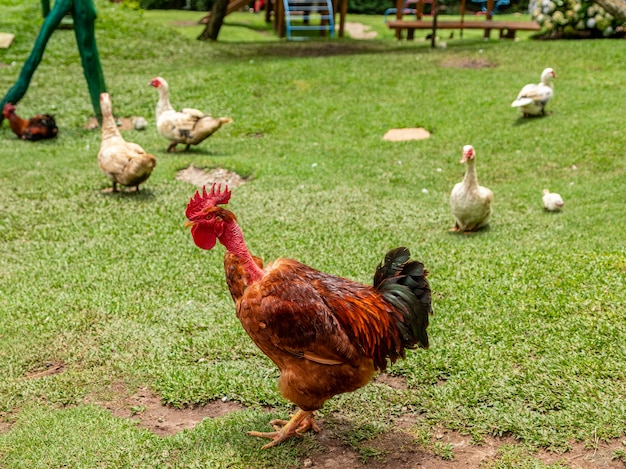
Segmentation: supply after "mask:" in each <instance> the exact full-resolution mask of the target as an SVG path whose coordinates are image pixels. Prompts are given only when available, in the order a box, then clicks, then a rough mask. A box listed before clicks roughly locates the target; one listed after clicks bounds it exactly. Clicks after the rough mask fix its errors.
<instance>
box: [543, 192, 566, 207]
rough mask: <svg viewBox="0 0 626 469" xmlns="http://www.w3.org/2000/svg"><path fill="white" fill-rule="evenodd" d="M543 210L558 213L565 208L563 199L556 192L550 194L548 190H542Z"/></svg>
mask: <svg viewBox="0 0 626 469" xmlns="http://www.w3.org/2000/svg"><path fill="white" fill-rule="evenodd" d="M541 200H542V201H543V208H544V209H545V210H547V211H548V212H559V211H561V209H562V208H563V207H564V206H565V202H563V198H562V197H561V196H560V195H559V194H557V193H556V192H550V191H549V190H548V189H544V190H543V196H542V197H541Z"/></svg>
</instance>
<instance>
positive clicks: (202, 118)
mask: <svg viewBox="0 0 626 469" xmlns="http://www.w3.org/2000/svg"><path fill="white" fill-rule="evenodd" d="M150 85H151V86H154V87H155V88H156V89H157V91H158V92H159V101H158V102H157V106H156V118H157V129H158V131H159V133H160V134H161V135H163V136H164V137H165V138H166V139H168V140H169V141H170V146H169V147H168V148H167V151H168V152H173V151H176V145H178V144H179V143H184V144H186V145H187V147H186V148H185V150H189V146H190V145H197V144H199V143H200V142H202V141H203V140H205V139H207V138H209V137H210V136H211V135H213V134H214V133H215V132H216V131H217V130H218V129H219V128H220V127H221V126H222V125H224V124H229V123H231V122H232V121H233V120H232V119H231V118H230V117H211V116H209V115H206V114H204V113H203V112H202V111H199V110H198V109H192V108H184V109H183V110H181V111H175V110H174V108H173V107H172V105H171V104H170V93H169V86H168V84H167V82H166V81H165V80H164V79H163V78H161V77H156V78H153V79H152V80H151V81H150Z"/></svg>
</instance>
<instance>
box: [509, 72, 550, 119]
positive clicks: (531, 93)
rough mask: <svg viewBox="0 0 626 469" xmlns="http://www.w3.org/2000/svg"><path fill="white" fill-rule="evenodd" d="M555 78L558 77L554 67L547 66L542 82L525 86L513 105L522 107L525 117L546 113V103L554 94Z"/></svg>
mask: <svg viewBox="0 0 626 469" xmlns="http://www.w3.org/2000/svg"><path fill="white" fill-rule="evenodd" d="M553 78H556V73H555V72H554V69H552V68H546V69H545V70H544V71H543V72H542V73H541V82H540V83H539V84H537V85H535V84H530V85H526V86H524V87H523V88H522V89H521V91H520V92H519V94H518V95H517V99H516V100H515V101H513V102H512V103H511V107H518V108H520V111H521V112H522V115H523V116H524V117H529V116H539V115H544V114H545V113H546V112H545V108H546V104H548V101H550V100H551V99H552V96H554V85H553V84H552V79H553Z"/></svg>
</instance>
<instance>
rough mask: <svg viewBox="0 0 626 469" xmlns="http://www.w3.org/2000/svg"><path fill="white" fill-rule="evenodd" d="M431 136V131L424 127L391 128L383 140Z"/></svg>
mask: <svg viewBox="0 0 626 469" xmlns="http://www.w3.org/2000/svg"><path fill="white" fill-rule="evenodd" d="M429 137H430V132H429V131H428V130H426V129H424V128H422V127H415V128H406V129H389V130H388V131H387V133H385V135H383V140H387V141H389V142H403V141H406V140H424V139H426V138H429Z"/></svg>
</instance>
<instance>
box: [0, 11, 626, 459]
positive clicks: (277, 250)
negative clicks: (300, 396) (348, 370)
mask: <svg viewBox="0 0 626 469" xmlns="http://www.w3.org/2000/svg"><path fill="white" fill-rule="evenodd" d="M96 6H97V8H98V22H97V41H98V47H99V51H100V57H101V61H102V66H103V69H104V73H105V79H106V83H107V87H108V90H109V92H110V93H111V97H112V101H113V106H114V112H115V114H116V115H117V116H118V117H130V116H133V115H140V116H145V117H146V118H147V119H148V121H149V123H150V125H149V127H148V128H147V129H146V130H145V131H144V132H137V131H134V130H128V131H123V135H124V136H125V137H126V138H127V140H130V141H134V142H136V143H139V144H141V145H142V146H144V148H146V149H147V150H148V151H149V152H151V153H153V154H154V155H155V156H156V157H157V159H158V165H157V167H156V169H155V171H154V173H153V175H152V177H151V178H150V179H149V180H148V181H147V182H146V183H145V184H144V185H143V189H142V192H141V193H140V194H117V195H105V194H102V193H101V192H100V191H101V189H104V188H106V187H108V186H109V185H110V183H109V181H108V180H107V179H106V177H105V176H104V175H103V174H102V172H101V171H100V169H99V168H98V165H97V162H96V155H97V152H98V148H99V145H100V134H99V131H98V130H87V129H86V128H85V124H86V123H87V121H88V119H89V118H90V117H91V116H93V109H92V108H91V107H90V101H89V97H88V93H87V86H86V83H85V81H84V77H83V75H82V70H81V66H80V61H79V58H78V52H77V49H76V47H75V39H74V35H73V33H72V32H71V31H65V30H59V31H57V32H55V33H54V35H53V37H52V38H51V40H50V42H49V44H48V47H47V49H46V52H45V55H44V57H43V60H42V63H41V65H40V66H39V68H38V70H37V72H36V74H35V76H34V78H33V81H32V82H31V85H30V88H29V90H28V93H27V94H26V95H25V96H24V98H23V99H22V101H21V102H20V103H19V105H18V113H19V114H21V115H24V116H28V115H33V114H35V113H39V112H53V113H54V114H56V118H57V123H58V125H59V128H60V131H59V136H58V138H57V139H55V140H50V141H44V142H39V143H31V142H25V141H20V140H18V139H17V138H15V136H14V135H13V133H12V132H11V130H10V129H9V127H8V125H7V123H6V122H5V123H3V125H2V127H0V142H1V144H0V249H1V251H0V372H1V375H2V378H1V379H0V467H2V468H29V469H34V468H51V467H72V468H95V467H107V468H117V467H120V468H121V467H142V468H144V467H145V468H154V467H210V468H214V467H215V468H217V467H224V468H226V467H229V468H260V467H272V468H285V467H301V466H302V465H303V464H304V463H303V461H304V459H306V458H308V457H311V455H313V454H324V452H325V451H327V450H326V449H325V448H327V444H328V435H331V436H332V438H334V440H333V441H335V442H339V443H340V444H342V445H344V447H345V448H347V449H349V450H350V451H354V452H356V453H357V454H358V455H359V457H360V458H362V460H363V461H374V462H375V463H376V464H383V463H384V461H385V460H386V459H385V458H388V457H389V456H390V454H389V453H388V452H384V451H377V450H375V449H373V447H372V444H373V442H374V441H376V439H377V438H380V437H381V435H386V434H391V433H392V432H393V430H394V423H397V422H398V420H399V419H400V418H401V417H402V418H409V419H410V421H411V425H409V426H408V427H405V428H404V429H403V430H402V431H403V432H404V434H405V435H406V438H407V439H408V441H409V443H410V445H412V446H413V447H415V448H417V449H418V450H419V451H423V452H424V453H429V454H433V453H434V454H436V455H438V456H437V457H441V458H442V459H441V461H443V460H444V459H450V458H454V457H455V451H456V450H455V448H454V447H453V446H451V445H445V444H442V442H441V441H440V440H438V439H437V436H436V435H437V432H438V431H439V430H438V429H441V428H444V429H447V430H448V431H456V432H459V433H460V434H462V435H469V436H470V438H471V439H472V441H473V443H474V444H476V445H480V444H481V443H483V442H484V441H485V439H487V438H491V437H493V436H497V437H500V436H502V437H506V438H505V440H504V441H506V442H507V444H506V445H504V446H503V448H502V449H501V451H500V452H499V453H498V455H497V456H495V457H494V458H493V459H492V460H491V462H489V463H485V465H484V466H483V467H489V468H496V467H498V468H504V467H528V468H536V467H553V468H556V467H569V466H567V465H565V464H564V463H561V462H557V463H544V462H541V461H540V460H539V456H538V453H537V451H538V450H539V449H547V450H549V451H554V452H563V451H567V450H568V449H569V448H571V447H572V446H573V445H575V444H576V443H577V442H582V443H583V444H585V445H587V446H589V447H591V448H593V447H596V446H597V445H598V444H599V443H600V442H602V441H605V440H607V441H617V442H618V444H619V441H621V440H624V439H625V438H626V347H625V345H624V344H625V343H626V305H625V300H626V285H625V284H626V281H625V279H626V248H625V247H624V239H625V237H624V222H625V221H626V219H625V215H624V204H625V202H626V192H625V187H626V186H625V184H626V173H625V171H626V151H625V150H624V136H623V129H624V122H625V119H626V114H625V113H624V105H623V103H624V102H626V69H625V68H624V66H623V60H624V41H619V40H595V41H570V42H568V41H532V40H528V39H527V37H528V36H524V35H520V37H522V38H523V39H522V40H520V41H515V42H514V41H505V40H503V41H498V40H495V39H494V40H491V41H483V40H482V39H481V38H480V37H479V36H480V32H478V36H470V34H469V32H468V33H467V35H466V37H464V38H463V39H461V38H458V37H455V38H454V39H453V40H449V41H448V47H447V48H446V49H435V50H431V49H430V48H429V44H428V43H427V42H426V41H424V40H416V41H414V42H407V41H402V42H398V41H396V40H394V39H393V33H392V32H390V31H387V29H386V27H385V26H384V24H383V21H382V17H381V16H377V17H362V16H359V17H349V20H350V21H359V22H364V23H367V24H368V25H371V26H372V28H375V29H376V30H377V31H380V33H381V34H380V36H379V37H378V38H377V39H374V40H371V41H356V40H352V39H350V38H343V39H335V40H332V41H329V40H319V41H309V42H302V43H287V42H285V41H283V40H277V39H276V37H275V36H273V34H272V32H271V28H269V27H267V25H265V24H264V22H263V20H262V15H253V14H250V13H237V14H234V15H231V16H229V17H227V21H226V25H225V27H224V29H223V31H222V34H221V36H220V41H219V42H217V43H208V42H207V43H204V42H198V41H196V40H195V39H194V38H195V36H197V34H198V33H199V32H200V29H201V27H198V26H195V25H192V26H186V25H184V24H182V25H181V24H180V23H179V24H178V25H177V26H176V27H175V28H172V26H171V25H170V24H169V23H170V20H175V21H179V15H180V18H183V13H180V12H167V13H159V12H146V13H139V12H136V11H132V10H128V9H124V8H123V7H121V6H120V5H119V4H113V3H110V2H108V1H104V0H98V1H97V2H96ZM0 8H1V9H2V15H3V19H2V23H0V29H1V30H3V31H7V32H13V33H14V34H16V38H15V41H14V43H13V45H12V46H11V48H9V49H6V50H0V93H2V94H3V95H4V93H5V92H6V90H8V89H9V88H10V87H11V86H12V84H13V83H14V82H15V80H16V79H17V76H18V74H19V72H20V69H21V66H22V64H23V63H24V61H25V59H26V58H27V57H28V54H29V53H30V50H31V47H32V45H33V42H34V40H35V38H36V36H37V33H38V31H39V26H40V24H41V14H40V11H39V9H40V4H39V3H38V2H35V1H32V2H21V1H18V0H0ZM184 15H185V16H184V17H185V18H195V19H196V20H197V19H199V18H200V17H201V16H202V14H201V13H200V14H199V13H197V12H196V13H184ZM180 21H182V20H180ZM194 28H195V29H194ZM494 36H495V34H494ZM547 66H551V67H553V68H555V70H556V72H557V74H558V75H559V78H558V79H557V80H555V98H554V100H553V101H552V102H551V103H550V104H549V106H548V107H549V110H550V112H551V114H550V115H549V116H547V117H545V118H537V119H529V120H523V119H521V118H520V117H519V115H518V112H517V111H516V110H515V109H512V108H511V107H510V103H511V101H513V99H514V98H515V96H516V95H517V92H518V91H519V89H520V88H521V87H522V86H523V85H525V84H526V83H529V82H537V81H538V80H539V75H540V73H541V71H542V70H543V68H545V67H547ZM157 75H160V76H163V77H165V78H166V79H167V80H168V81H169V84H170V88H171V99H172V102H173V104H174V106H178V107H183V106H187V107H196V108H199V109H202V110H205V111H210V112H211V113H213V114H215V115H220V116H230V117H232V118H233V120H234V123H233V124H230V125H229V126H226V127H224V128H223V129H221V130H220V131H219V132H218V133H217V134H215V135H214V136H213V137H211V138H210V139H209V140H207V141H206V142H204V143H202V144H201V145H199V146H197V147H194V148H192V149H191V150H190V151H189V152H187V153H178V154H168V153H166V152H165V149H166V148H167V144H168V143H167V142H166V141H165V140H164V139H163V138H162V137H160V136H159V135H158V133H157V131H156V128H155V126H154V107H155V104H156V99H157V96H156V91H155V90H154V88H152V87H149V86H147V84H148V82H149V80H150V79H151V78H152V77H154V76H157ZM397 127H425V128H427V129H428V130H429V131H430V132H431V133H432V136H431V138H430V139H428V140H423V141H410V142H386V141H383V140H382V136H383V134H384V133H385V132H386V131H387V130H388V129H390V128H397ZM465 144H472V145H473V146H474V147H475V148H476V152H477V169H478V174H479V180H480V182H481V184H483V185H485V186H487V187H489V188H490V189H492V190H493V192H494V194H495V201H494V213H493V218H492V222H491V225H490V228H489V229H488V230H485V231H483V232H480V233H477V234H475V235H466V236H463V235H460V236H457V235H453V234H450V233H448V228H450V227H451V226H452V225H453V218H452V215H451V213H450V208H449V202H448V198H449V194H450V190H451V188H452V186H453V185H454V184H455V183H456V182H458V181H460V180H461V178H462V177H463V172H464V166H463V165H461V164H459V159H460V157H461V149H462V147H463V145H465ZM190 163H193V165H195V166H197V167H202V168H217V167H221V168H226V169H229V170H232V171H236V172H237V173H239V174H240V175H242V176H245V177H247V178H248V179H247V182H246V184H244V185H242V186H240V187H238V188H236V189H234V190H233V196H232V199H231V202H230V204H229V205H230V208H231V209H232V210H233V211H234V212H235V213H236V214H237V216H238V218H239V222H240V225H241V226H242V228H243V230H244V233H245V235H246V239H247V242H248V244H249V246H250V249H251V250H252V252H253V253H254V254H256V255H258V256H260V257H262V258H264V259H265V260H271V259H274V258H277V257H292V258H295V259H298V260H300V261H302V262H305V263H307V264H309V265H311V266H313V267H315V268H318V269H320V270H323V271H326V272H329V273H333V274H338V275H342V276H346V277H349V278H352V279H355V280H359V281H363V282H366V283H369V282H371V279H372V275H373V272H374V269H375V266H376V264H377V263H378V262H380V261H381V260H382V256H383V255H384V253H385V252H386V251H387V250H388V249H390V248H393V247H396V246H400V245H405V246H408V247H409V248H410V249H411V251H412V253H413V255H414V257H416V258H418V259H421V260H422V261H423V262H424V263H425V265H426V266H427V268H428V269H429V270H430V282H431V287H432V289H433V291H434V310H435V315H434V316H433V318H432V321H431V326H430V328H429V335H430V338H431V347H430V349H428V350H419V351H410V352H409V353H408V356H407V358H406V360H403V361H400V362H398V363H396V364H395V365H394V366H392V367H391V368H390V369H389V373H390V374H391V375H393V376H394V377H395V378H397V379H398V380H399V381H400V382H402V383H404V384H405V385H404V384H403V385H402V386H395V387H390V386H389V385H387V384H385V382H384V381H377V382H374V383H371V384H370V385H368V386H366V387H365V388H363V389H361V390H359V391H358V392H354V393H351V394H347V395H342V396H338V397H336V398H334V399H333V400H331V401H329V402H328V403H327V404H326V406H325V407H324V408H323V409H322V411H321V412H320V416H321V418H322V420H323V429H322V433H323V434H322V435H317V436H309V435H307V436H306V437H305V438H304V439H303V440H298V441H292V442H288V443H286V444H284V445H281V446H280V447H278V448H274V449H272V450H269V451H265V452H261V451H260V450H259V448H260V446H261V444H262V442H261V441H259V440H257V439H254V438H252V437H248V436H247V435H246V434H245V430H252V429H256V430H261V429H263V428H269V427H268V426H267V422H268V421H269V420H270V418H275V417H285V416H286V415H287V414H288V413H289V412H290V411H292V410H293V407H292V406H291V405H290V404H289V403H288V402H286V401H284V400H283V399H282V398H281V397H280V395H279V394H278V392H277V390H276V386H275V383H276V378H277V376H278V372H277V369H276V368H275V366H274V365H273V364H272V363H271V362H270V361H269V360H268V359H267V358H266V357H265V356H264V355H263V354H262V353H261V352H260V351H258V350H257V349H256V347H255V346H254V345H253V344H252V342H251V341H250V340H249V339H248V337H247V336H246V334H245V332H244V331H243V329H242V328H241V326H240V325H239V323H238V321H237V319H236V317H235V314H234V307H233V304H232V301H231V299H230V295H229V293H228V290H227V287H226V284H225V281H224V273H223V267H222V253H223V249H222V248H221V247H218V248H216V249H215V250H213V251H210V252H207V251H202V250H200V249H198V248H197V247H196V246H195V245H194V244H193V242H192V240H191V236H190V235H189V232H188V231H186V230H185V229H184V228H183V223H184V221H185V217H184V209H185V206H186V203H187V202H188V200H189V197H190V196H191V195H192V194H193V193H194V191H195V189H196V188H195V187H194V186H192V185H191V184H189V183H186V182H184V181H179V180H177V179H176V174H177V171H179V170H181V169H183V168H186V167H187V166H189V164H190ZM546 187H547V188H550V189H551V190H553V191H555V192H559V193H560V194H561V195H562V196H563V198H564V199H565V203H566V206H565V209H564V211H563V212H562V213H556V214H553V213H545V212H544V211H543V209H542V205H541V190H542V189H543V188H546ZM54 369H56V370H57V371H60V372H56V373H51V372H50V373H47V371H49V370H54ZM138 390H148V391H149V392H150V393H152V394H154V395H156V396H158V397H159V398H160V399H161V401H162V403H163V404H166V405H168V406H172V407H176V408H187V407H197V406H202V405H204V404H208V403H212V402H214V401H220V400H224V401H228V402H235V403H238V404H240V410H239V411H236V412H231V413H228V414H227V415H225V416H223V417H220V418H207V419H204V420H203V421H202V422H200V423H198V425H196V426H195V427H194V428H191V429H187V430H185V431H182V432H178V433H176V434H174V435H172V436H167V437H162V436H158V435H155V434H154V433H152V432H150V431H148V430H147V429H145V428H143V427H141V426H138V425H136V424H135V423H134V421H133V420H131V419H127V418H122V417H118V416H116V415H114V413H111V412H110V411H109V410H107V409H108V408H109V407H111V405H112V404H111V405H109V406H108V407H107V402H108V403H111V402H117V403H119V402H123V403H126V405H127V406H128V407H129V412H131V413H134V414H136V415H137V416H138V417H141V414H142V412H143V411H144V409H143V408H142V407H141V406H137V407H133V408H132V409H130V404H128V402H130V398H131V397H132V396H133V395H134V394H135V393H137V392H138ZM324 434H325V435H327V439H326V440H324V439H323V437H324ZM616 439H617V440H616ZM620 439H621V440H620ZM621 448H623V449H617V450H616V451H615V453H614V455H613V456H614V457H615V458H622V460H623V459H624V457H625V456H624V455H625V453H624V450H626V446H624V445H621ZM405 450H406V448H404V449H399V450H398V451H405ZM417 459H419V457H417ZM376 467H382V466H376ZM385 467H386V466H385ZM407 467H408V466H407ZM442 467H443V466H442ZM572 467H574V466H572Z"/></svg>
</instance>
